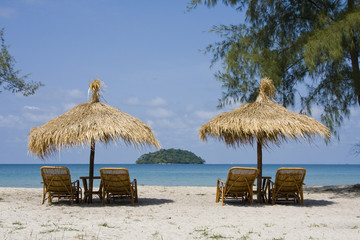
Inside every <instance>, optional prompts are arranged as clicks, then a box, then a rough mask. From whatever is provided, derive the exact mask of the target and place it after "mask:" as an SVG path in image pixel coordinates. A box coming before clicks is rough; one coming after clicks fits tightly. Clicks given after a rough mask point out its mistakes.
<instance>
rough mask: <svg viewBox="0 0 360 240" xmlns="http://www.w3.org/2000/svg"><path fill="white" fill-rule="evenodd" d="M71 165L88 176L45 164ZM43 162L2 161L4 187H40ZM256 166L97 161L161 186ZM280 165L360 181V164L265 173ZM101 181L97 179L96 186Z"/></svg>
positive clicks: (313, 176) (321, 178)
mask: <svg viewBox="0 0 360 240" xmlns="http://www.w3.org/2000/svg"><path fill="white" fill-rule="evenodd" d="M45 165H46V166H65V167H67V168H69V170H70V174H71V179H72V181H74V180H76V179H79V177H81V176H88V173H89V165H86V164H68V165H66V164H65V165H61V164H56V165H54V164H50V165H48V164H45ZM45 165H42V164H0V187H20V188H40V187H42V184H41V181H42V179H41V174H40V167H42V166H45ZM235 166H237V167H256V165H255V164H241V165H232V164H196V165H192V164H171V165H157V164H95V169H94V175H98V176H99V175H100V173H99V169H100V168H102V167H124V168H127V169H128V170H129V173H130V178H131V179H133V178H136V179H137V182H138V185H155V186H156V185H157V186H216V181H217V179H218V178H221V179H223V180H226V177H227V174H228V172H229V169H230V168H231V167H235ZM280 167H304V168H306V177H305V184H306V186H328V185H352V184H359V183H360V165H326V164H321V165H310V164H302V165H301V164H297V165H295V164H287V165H283V164H282V165H277V164H265V165H263V176H270V177H272V179H274V178H275V174H276V171H277V169H278V168H280ZM97 184H98V183H97V182H96V181H95V183H94V186H96V185H97Z"/></svg>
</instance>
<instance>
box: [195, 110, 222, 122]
mask: <svg viewBox="0 0 360 240" xmlns="http://www.w3.org/2000/svg"><path fill="white" fill-rule="evenodd" d="M220 113H221V112H220V111H216V112H209V111H203V110H199V111H195V115H196V116H197V117H198V118H200V119H204V120H210V119H211V118H213V117H215V116H216V115H219V114H220Z"/></svg>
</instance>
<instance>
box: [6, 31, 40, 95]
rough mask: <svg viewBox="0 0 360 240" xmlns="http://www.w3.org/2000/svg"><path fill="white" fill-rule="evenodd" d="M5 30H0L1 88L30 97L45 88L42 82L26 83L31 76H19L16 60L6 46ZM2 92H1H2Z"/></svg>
mask: <svg viewBox="0 0 360 240" xmlns="http://www.w3.org/2000/svg"><path fill="white" fill-rule="evenodd" d="M3 35H4V29H1V30H0V38H1V49H0V86H2V87H3V89H5V90H8V91H11V92H13V93H14V92H20V93H22V94H23V95H24V96H29V95H32V94H34V93H35V91H36V90H37V89H38V88H39V87H40V86H43V84H42V83H41V82H33V81H30V82H26V81H25V79H26V78H27V77H28V76H29V75H25V76H19V74H20V70H15V69H14V66H15V63H16V61H15V59H14V57H13V56H11V55H10V54H9V52H8V46H7V45H5V40H4V36H3ZM0 92H1V90H0Z"/></svg>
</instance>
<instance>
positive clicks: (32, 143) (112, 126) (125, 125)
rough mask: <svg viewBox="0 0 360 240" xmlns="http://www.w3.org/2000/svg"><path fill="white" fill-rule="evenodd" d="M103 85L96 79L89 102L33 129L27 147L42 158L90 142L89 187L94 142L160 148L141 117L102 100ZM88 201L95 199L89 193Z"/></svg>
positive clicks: (90, 184) (91, 179) (91, 84)
mask: <svg viewBox="0 0 360 240" xmlns="http://www.w3.org/2000/svg"><path fill="white" fill-rule="evenodd" d="M102 85H103V84H102V83H101V82H100V81H99V80H98V79H95V80H94V81H93V82H92V83H90V90H91V91H92V96H91V99H90V102H87V103H83V104H79V105H77V106H76V107H74V108H73V109H71V110H70V111H68V112H66V113H65V114H63V115H60V116H58V117H56V118H54V119H52V120H50V121H49V122H47V123H45V124H44V125H42V126H40V127H35V128H32V129H31V131H30V134H29V143H28V148H29V151H30V152H31V154H33V155H35V156H38V157H40V158H42V159H44V158H46V157H48V156H50V155H52V154H54V153H55V152H56V151H60V150H61V149H62V148H64V147H67V148H70V147H77V146H83V147H84V146H86V145H87V146H88V145H90V147H91V151H90V166H89V178H90V179H89V190H90V191H92V189H93V176H94V156H95V142H102V143H105V144H107V143H109V142H111V141H115V142H119V141H120V140H123V141H124V142H125V144H126V145H134V146H135V147H138V146H145V145H153V146H155V147H157V148H160V144H159V142H158V141H157V139H156V138H155V137H154V135H153V133H152V130H151V128H150V127H149V126H148V125H146V124H145V123H144V122H142V121H140V120H139V119H137V118H135V117H132V116H130V115H128V114H126V113H124V112H122V111H120V110H118V109H116V108H114V107H111V106H109V105H106V104H104V103H101V102H100V101H99V97H100V94H99V90H100V89H101V86H102ZM89 202H92V194H90V197H89Z"/></svg>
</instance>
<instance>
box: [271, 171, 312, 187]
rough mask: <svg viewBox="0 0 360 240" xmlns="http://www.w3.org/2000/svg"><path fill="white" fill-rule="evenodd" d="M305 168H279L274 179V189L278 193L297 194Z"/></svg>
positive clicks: (303, 177) (302, 180)
mask: <svg viewBox="0 0 360 240" xmlns="http://www.w3.org/2000/svg"><path fill="white" fill-rule="evenodd" d="M305 174H306V169H305V168H279V169H278V170H277V172H276V177H275V189H276V190H277V191H280V192H297V191H299V190H300V189H301V188H302V185H303V182H304V179H305Z"/></svg>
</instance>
